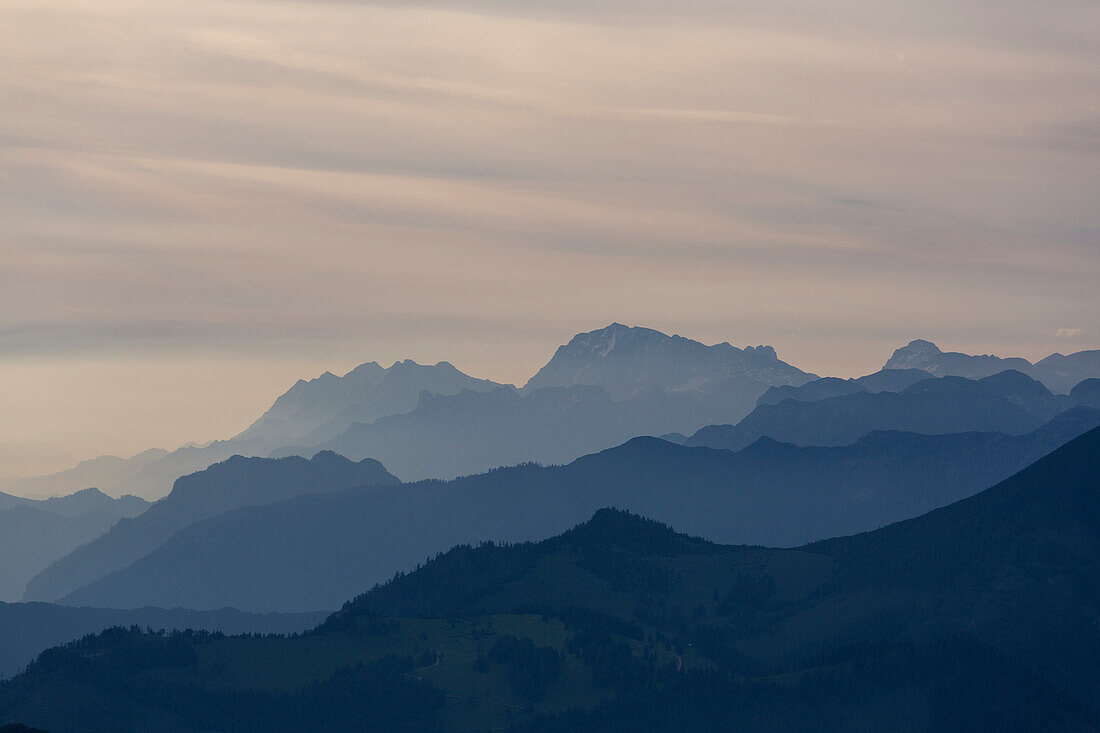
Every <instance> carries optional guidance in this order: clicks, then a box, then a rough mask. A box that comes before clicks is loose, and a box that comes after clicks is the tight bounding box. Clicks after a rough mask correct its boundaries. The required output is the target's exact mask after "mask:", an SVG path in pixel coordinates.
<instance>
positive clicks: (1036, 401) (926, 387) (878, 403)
mask: <svg viewBox="0 0 1100 733" xmlns="http://www.w3.org/2000/svg"><path fill="white" fill-rule="evenodd" d="M1067 402H1068V400H1067V398H1065V397H1063V396H1056V395H1052V394H1051V393H1050V391H1049V390H1047V389H1046V387H1044V386H1043V385H1042V384H1040V383H1039V382H1037V381H1035V380H1033V379H1031V378H1030V377H1028V376H1026V375H1024V374H1021V373H1020V372H1015V371H1008V372H1001V373H998V374H995V375H993V376H990V377H985V378H983V379H979V380H970V379H965V378H962V377H941V378H938V379H937V378H929V379H925V380H922V381H919V382H916V383H914V384H912V385H910V386H909V387H907V388H906V389H904V390H902V391H901V392H877V393H871V392H863V391H859V392H853V393H850V394H846V395H842V396H839V397H829V398H825V399H821V400H818V401H816V402H802V401H798V400H793V399H790V400H784V401H783V402H780V403H778V404H762V405H760V406H759V407H757V408H756V409H755V410H753V411H752V412H751V413H750V414H749V415H748V416H747V417H746V418H745V419H744V420H742V421H741V422H739V423H738V424H736V425H711V426H708V427H705V428H703V429H701V430H699V431H698V432H696V433H695V434H694V435H693V436H692V437H691V439H690V440H689V441H688V443H687V444H688V445H696V446H706V447H710V448H722V449H726V450H739V449H741V448H744V447H745V446H747V445H750V444H752V443H753V442H754V441H756V440H757V439H759V438H761V437H765V436H767V437H771V438H775V439H776V440H781V441H784V442H789V443H794V444H796V445H845V444H847V443H851V442H852V441H854V440H857V439H858V438H859V437H860V436H862V435H866V434H867V433H869V432H871V431H873V430H907V431H911V432H916V433H927V434H930V435H931V434H940V433H961V432H968V431H993V432H1001V433H1006V434H1021V433H1025V432H1028V431H1030V430H1034V429H1036V428H1037V427H1038V426H1039V425H1041V424H1042V423H1043V422H1045V421H1046V420H1049V419H1050V418H1051V417H1052V416H1053V415H1054V414H1056V413H1057V412H1058V411H1059V410H1061V409H1064V408H1065V407H1066V406H1067Z"/></svg>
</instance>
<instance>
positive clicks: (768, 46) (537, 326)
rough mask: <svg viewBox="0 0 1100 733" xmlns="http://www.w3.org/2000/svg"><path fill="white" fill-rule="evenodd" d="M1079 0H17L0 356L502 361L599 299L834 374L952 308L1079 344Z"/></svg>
mask: <svg viewBox="0 0 1100 733" xmlns="http://www.w3.org/2000/svg"><path fill="white" fill-rule="evenodd" d="M1094 5H1095V4H1092V5H1090V4H1084V3H1079V2H1073V1H1071V0H1055V2H1054V4H1053V5H1051V4H1050V3H1047V4H1043V5H1042V6H1040V5H1036V4H1034V3H1031V2H1025V0H1002V2H1000V3H997V4H996V5H994V4H993V3H992V2H991V1H989V2H987V1H986V0H981V1H980V2H972V3H958V2H948V0H930V1H929V2H924V3H919V4H916V5H914V4H912V3H908V4H906V3H899V2H867V1H866V0H830V1H829V2H825V1H821V2H817V1H812V2H805V1H804V0H747V2H738V3H716V2H712V1H711V0H686V2H684V3H676V4H669V3H667V2H664V3H657V2H648V1H647V0H645V1H642V2H638V1H636V0H609V1H608V2H600V3H590V2H580V0H566V1H565V2H554V3H551V2H548V0H520V1H518V2H517V1H513V0H417V1H416V2H401V3H397V2H362V1H358V0H357V1H356V2H347V3H340V2H332V3H319V2H300V1H298V0H285V1H280V2H274V1H272V0H240V1H237V2H233V3H225V2H215V1H213V0H195V2H189V3H186V4H173V3H146V2H140V1H139V0H96V1H95V2H93V1H92V0H62V2H61V3H59V4H58V3H54V4H43V3H41V2H36V1H35V0H9V1H8V2H6V3H5V6H4V22H3V23H2V24H0V69H3V70H4V73H3V74H0V108H2V109H3V114H2V115H0V339H2V341H0V358H2V359H3V361H0V368H5V365H9V364H12V363H15V362H19V363H21V364H25V363H27V361H28V360H33V359H48V360H52V361H53V362H55V363H58V364H60V363H63V362H64V363H68V364H70V365H71V368H72V369H73V370H74V371H75V370H78V369H79V368H80V364H81V363H82V360H88V359H92V358H95V359H102V358H106V357H108V356H112V355H117V356H118V358H120V359H121V358H123V357H125V358H126V359H133V360H137V359H139V358H140V355H141V353H142V350H143V349H145V350H148V351H149V352H152V351H156V352H157V353H158V354H164V353H167V352H169V351H171V350H173V349H174V350H176V351H177V352H179V353H181V354H196V353H202V354H208V353H217V354H221V355H223V356H224V358H227V359H231V358H242V359H244V358H247V359H258V358H260V356H262V355H264V354H266V355H267V356H270V358H271V359H274V360H276V361H278V360H283V361H280V362H279V363H288V362H287V361H286V359H287V358H288V357H287V354H288V352H295V353H297V352H308V353H309V354H310V355H311V356H312V358H314V359H315V360H316V361H317V367H318V369H317V371H321V370H323V369H324V368H328V365H327V364H325V363H323V362H324V360H326V359H343V360H354V359H355V358H359V357H361V358H362V359H367V358H375V357H378V356H380V354H385V355H389V356H392V357H393V358H397V357H398V356H401V355H402V353H408V354H412V355H417V356H419V357H421V358H449V359H452V360H454V361H456V362H459V363H467V364H472V365H475V366H477V365H480V366H482V367H483V370H482V371H483V373H484V374H485V375H486V376H493V377H497V378H501V379H507V380H510V381H516V380H520V381H521V380H522V379H523V378H524V377H526V376H527V374H526V372H527V371H529V370H530V369H532V368H534V367H535V366H536V365H537V364H538V362H539V361H541V360H543V359H544V358H545V357H546V356H547V353H546V351H547V349H548V348H550V346H552V344H548V343H547V342H548V341H553V340H554V338H556V337H555V336H553V334H560V336H561V337H565V336H568V334H569V332H570V331H574V330H580V329H587V328H591V327H593V326H598V325H601V324H602V323H603V322H605V321H610V320H616V319H618V320H634V321H636V322H644V323H648V324H652V325H655V326H658V327H665V328H667V329H669V330H672V331H680V332H684V333H688V334H691V335H695V336H697V337H700V338H703V339H707V340H711V341H722V340H727V339H729V340H732V341H733V342H735V343H742V344H744V343H753V344H757V343H769V342H774V343H776V345H777V346H778V347H780V351H781V353H790V354H791V355H792V357H791V358H799V359H801V361H802V363H803V365H804V366H805V367H806V368H808V369H813V370H815V371H820V372H831V373H853V372H857V371H866V370H870V369H872V368H874V367H875V366H877V364H878V362H880V361H881V359H882V358H884V357H883V355H884V354H885V355H888V353H889V351H890V350H891V349H892V348H893V347H894V346H896V345H897V344H896V343H894V341H895V340H896V341H901V340H903V339H905V338H908V337H911V336H912V335H913V334H921V333H944V324H947V323H955V324H958V325H956V326H954V327H953V328H954V329H955V330H954V333H947V334H945V338H947V337H953V338H955V339H956V341H957V342H960V343H961V342H965V339H967V338H971V337H973V336H974V335H975V334H976V333H977V332H978V331H981V332H982V333H984V334H992V335H989V336H986V337H985V338H986V340H985V341H983V348H987V349H988V348H993V347H996V348H997V349H999V350H1000V351H1002V352H1004V353H1009V352H1011V351H1017V352H1018V353H1022V354H1023V355H1025V356H1029V357H1032V358H1037V357H1041V356H1043V355H1044V352H1045V351H1049V350H1052V349H1053V348H1054V346H1055V343H1054V342H1055V341H1060V340H1069V339H1075V340H1078V341H1080V342H1082V344H1083V340H1084V338H1085V337H1086V336H1088V335H1089V334H1088V332H1085V331H1079V330H1077V329H1059V330H1058V331H1057V332H1056V334H1052V332H1051V326H1050V324H1051V323H1052V322H1053V323H1076V324H1082V325H1087V324H1089V323H1093V322H1096V321H1097V319H1098V318H1100V312H1098V304H1097V299H1096V297H1095V293H1094V289H1095V282H1096V281H1097V279H1098V278H1100V259H1098V258H1097V257H1096V249H1095V246H1094V245H1095V234H1096V232H1100V212H1098V210H1097V208H1096V206H1095V202H1096V201H1097V200H1100V177H1098V176H1097V175H1096V171H1097V170H1098V169H1100V148H1098V147H1097V145H1096V144H1095V139H1096V134H1095V133H1096V130H1097V129H1098V126H1097V124H1096V120H1097V116H1096V109H1095V102H1094V100H1095V99H1097V98H1100V50H1098V49H1100V43H1097V42H1096V41H1097V38H1096V36H1097V32H1096V28H1097V27H1098V23H1097V22H1096V21H1097V20H1098V19H1097V15H1096V13H1097V12H1098V11H1097V10H1096V8H1095V7H1094ZM122 19H124V20H125V22H120V20H122ZM975 324H980V327H979V326H977V325H975ZM792 332H793V333H798V334H802V336H801V337H799V338H797V339H796V338H794V337H782V338H781V337H780V336H778V335H779V334H789V333H792ZM808 333H818V334H828V335H829V337H830V338H831V339H834V340H835V338H837V337H843V338H844V339H845V343H846V344H847V345H848V346H847V348H845V349H842V350H838V349H835V348H831V347H830V346H829V345H828V344H827V343H825V342H824V341H821V342H820V343H817V342H811V341H808V340H807V337H806V334H808ZM525 334H526V335H525ZM989 340H993V341H995V343H992V344H990V343H989ZM427 344H434V346H433V347H432V348H428V346H426V345H427ZM784 348H785V349H786V352H784ZM112 358H113V356H112ZM265 358H266V357H265ZM66 360H67V361H66ZM134 363H137V362H134ZM299 363H300V362H295V364H299ZM264 368H267V367H264ZM271 368H274V367H271ZM19 373H20V375H22V376H21V377H20V378H21V379H24V380H25V381H23V382H20V383H19V384H18V385H15V383H14V382H10V384H11V385H12V389H17V390H19V391H21V392H26V393H32V392H34V391H35V390H38V391H39V393H40V394H44V393H45V391H48V390H49V389H50V388H51V387H50V385H49V384H47V383H46V381H45V380H40V381H34V380H35V378H34V377H33V374H34V373H35V372H34V371H33V370H29V369H28V370H26V371H20V372H19ZM280 373H281V372H280ZM0 381H2V380H0ZM120 399H125V396H123V397H120ZM139 407H141V406H140V405H139ZM4 414H15V413H14V412H13V411H11V410H7V411H5V410H3V409H0V420H2V419H3V418H2V416H3V415H4ZM244 417H246V416H242V418H241V419H244ZM158 419H160V420H162V421H163V422H165V423H167V422H169V421H170V418H169V417H167V416H165V417H162V418H158ZM9 427H10V426H9ZM4 429H6V428H5V426H3V425H0V432H3V430H4ZM148 430H149V428H148V426H138V427H135V432H140V431H146V432H148ZM47 437H48V436H47ZM189 437H194V438H197V439H202V438H205V437H210V436H205V435H196V436H189ZM133 447H135V448H139V447H140V446H133Z"/></svg>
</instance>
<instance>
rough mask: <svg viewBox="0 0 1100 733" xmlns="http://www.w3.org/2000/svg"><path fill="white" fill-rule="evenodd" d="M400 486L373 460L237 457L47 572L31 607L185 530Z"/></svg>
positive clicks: (180, 483)
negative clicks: (292, 501)
mask: <svg viewBox="0 0 1100 733" xmlns="http://www.w3.org/2000/svg"><path fill="white" fill-rule="evenodd" d="M397 483H398V480H397V478H395V477H394V476H393V475H391V474H390V473H389V472H388V471H386V469H385V468H384V467H383V466H382V464H380V463H379V462H378V461H374V460H370V459H364V460H363V461H360V462H359V463H354V462H352V461H349V460H347V459H346V458H343V457H342V456H338V455H335V454H333V453H328V452H322V453H318V454H317V455H315V456H314V457H313V458H312V459H310V460H306V459H304V458H298V457H293V458H283V459H279V460H272V459H267V458H242V457H240V456H236V457H234V458H230V459H229V460H227V461H225V462H223V463H218V464H215V465H213V466H211V467H210V468H208V469H206V470H205V471H199V472H198V473H194V474H190V475H188V476H183V477H181V478H180V479H179V480H177V481H176V484H175V486H174V487H173V489H172V493H171V494H169V495H168V496H167V497H165V498H164V499H162V500H161V501H159V502H157V503H156V504H153V505H152V506H151V507H150V508H149V509H148V511H146V512H145V513H144V514H142V515H141V516H138V517H135V518H133V519H128V520H126V521H123V522H119V523H118V524H117V525H115V526H113V527H111V530H110V531H109V532H107V533H106V534H104V535H103V536H102V537H99V538H98V539H96V540H95V541H93V542H90V543H88V544H87V545H84V546H83V547H80V548H79V549H77V550H76V551H75V552H73V553H71V554H69V555H66V556H65V557H63V558H62V559H61V560H59V561H58V562H56V563H54V564H53V565H51V566H50V567H48V568H46V569H45V570H43V571H42V572H41V573H39V574H38V575H37V576H35V577H34V578H33V579H32V580H31V581H30V583H28V584H27V590H26V594H25V596H24V600H30V601H35V600H44V601H52V600H56V599H58V598H60V597H62V596H63V595H65V594H66V593H69V592H70V591H72V590H74V589H76V588H79V587H81V586H83V585H85V584H87V583H91V582H92V581H94V580H96V579H97V578H99V577H101V576H103V575H105V574H107V573H110V572H111V571H113V570H116V569H118V568H121V567H125V566H127V565H129V564H130V563H132V562H134V561H135V560H137V559H139V558H141V557H142V556H144V555H146V554H148V553H149V552H152V551H153V550H155V549H156V548H157V547H159V546H160V545H161V544H163V543H164V542H165V541H166V540H167V539H168V538H169V537H171V536H172V535H174V534H175V533H176V532H178V531H179V530H181V529H183V528H185V527H187V526H189V525H191V524H194V523H195V522H199V521H202V520H203V519H207V518H209V517H212V516H216V515H218V514H222V513H224V512H228V511H231V510H233V509H238V508H240V507H244V506H254V505H260V504H267V503H271V502H276V501H280V500H283V499H287V498H290V497H293V496H298V495H301V494H309V493H321V492H328V491H339V490H342V489H347V488H351V487H353V486H370V487H382V486H393V485H395V484H397ZM89 539H90V538H89ZM179 605H187V604H179ZM309 610H312V609H309Z"/></svg>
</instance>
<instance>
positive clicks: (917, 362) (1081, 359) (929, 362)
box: [885, 339, 1100, 394]
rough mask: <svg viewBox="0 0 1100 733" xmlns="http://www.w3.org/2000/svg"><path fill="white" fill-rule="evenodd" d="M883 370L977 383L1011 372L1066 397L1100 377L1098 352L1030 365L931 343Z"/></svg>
mask: <svg viewBox="0 0 1100 733" xmlns="http://www.w3.org/2000/svg"><path fill="white" fill-rule="evenodd" d="M885 368H887V369H923V370H924V371H926V372H928V373H929V374H933V375H935V376H937V377H943V376H956V377H967V378H968V379H981V378H982V377H989V376H992V375H994V374H997V373H999V372H1003V371H1005V370H1008V369H1012V370H1015V371H1018V372H1023V373H1024V374H1027V375H1028V376H1030V377H1032V378H1034V379H1037V380H1039V381H1040V382H1042V383H1043V384H1045V385H1046V386H1047V388H1048V389H1050V390H1051V391H1052V392H1055V393H1058V394H1066V393H1067V392H1069V391H1070V389H1072V388H1073V386H1074V385H1075V384H1077V383H1078V382H1080V381H1081V380H1083V379H1088V378H1090V377H1100V349H1095V350H1092V351H1078V352H1077V353H1075V354H1070V355H1069V356H1065V355H1063V354H1051V355H1050V356H1048V357H1046V358H1045V359H1040V360H1039V361H1037V362H1035V363H1034V364H1032V363H1031V362H1030V361H1028V360H1027V359H1022V358H1020V357H1009V358H1001V357H998V356H992V355H989V354H983V355H981V356H971V355H969V354H961V353H959V352H957V351H949V352H946V353H945V352H943V351H940V349H939V347H938V346H936V345H935V344H934V343H932V342H931V341H925V340H924V339H917V340H915V341H910V342H909V343H908V344H907V345H906V346H903V347H902V348H900V349H898V350H897V351H895V352H894V354H893V355H892V356H891V357H890V359H889V360H888V361H887V362H886V365H885Z"/></svg>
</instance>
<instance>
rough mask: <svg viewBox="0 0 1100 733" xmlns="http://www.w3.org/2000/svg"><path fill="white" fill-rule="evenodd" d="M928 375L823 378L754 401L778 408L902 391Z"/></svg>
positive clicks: (891, 372)
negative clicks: (794, 402)
mask: <svg viewBox="0 0 1100 733" xmlns="http://www.w3.org/2000/svg"><path fill="white" fill-rule="evenodd" d="M930 376H932V375H930V374H929V373H928V372H926V371H924V370H923V369H882V370H881V371H877V372H875V373H874V374H868V375H867V376H865V377H859V378H858V379H840V378H838V377H825V378H823V379H815V380H813V381H811V382H806V383H805V384H802V385H799V386H797V387H795V386H793V385H783V386H781V387H769V388H768V391H767V392H765V393H764V394H762V395H760V397H759V399H757V400H756V405H757V407H759V406H760V405H778V404H779V403H780V402H782V401H783V400H797V401H799V402H817V401H818V400H823V399H827V398H829V397H842V396H844V395H848V394H855V393H856V392H901V391H902V390H903V389H905V388H906V387H909V386H911V385H913V384H916V383H917V382H920V381H921V380H924V379H928V378H929V377H930Z"/></svg>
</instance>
